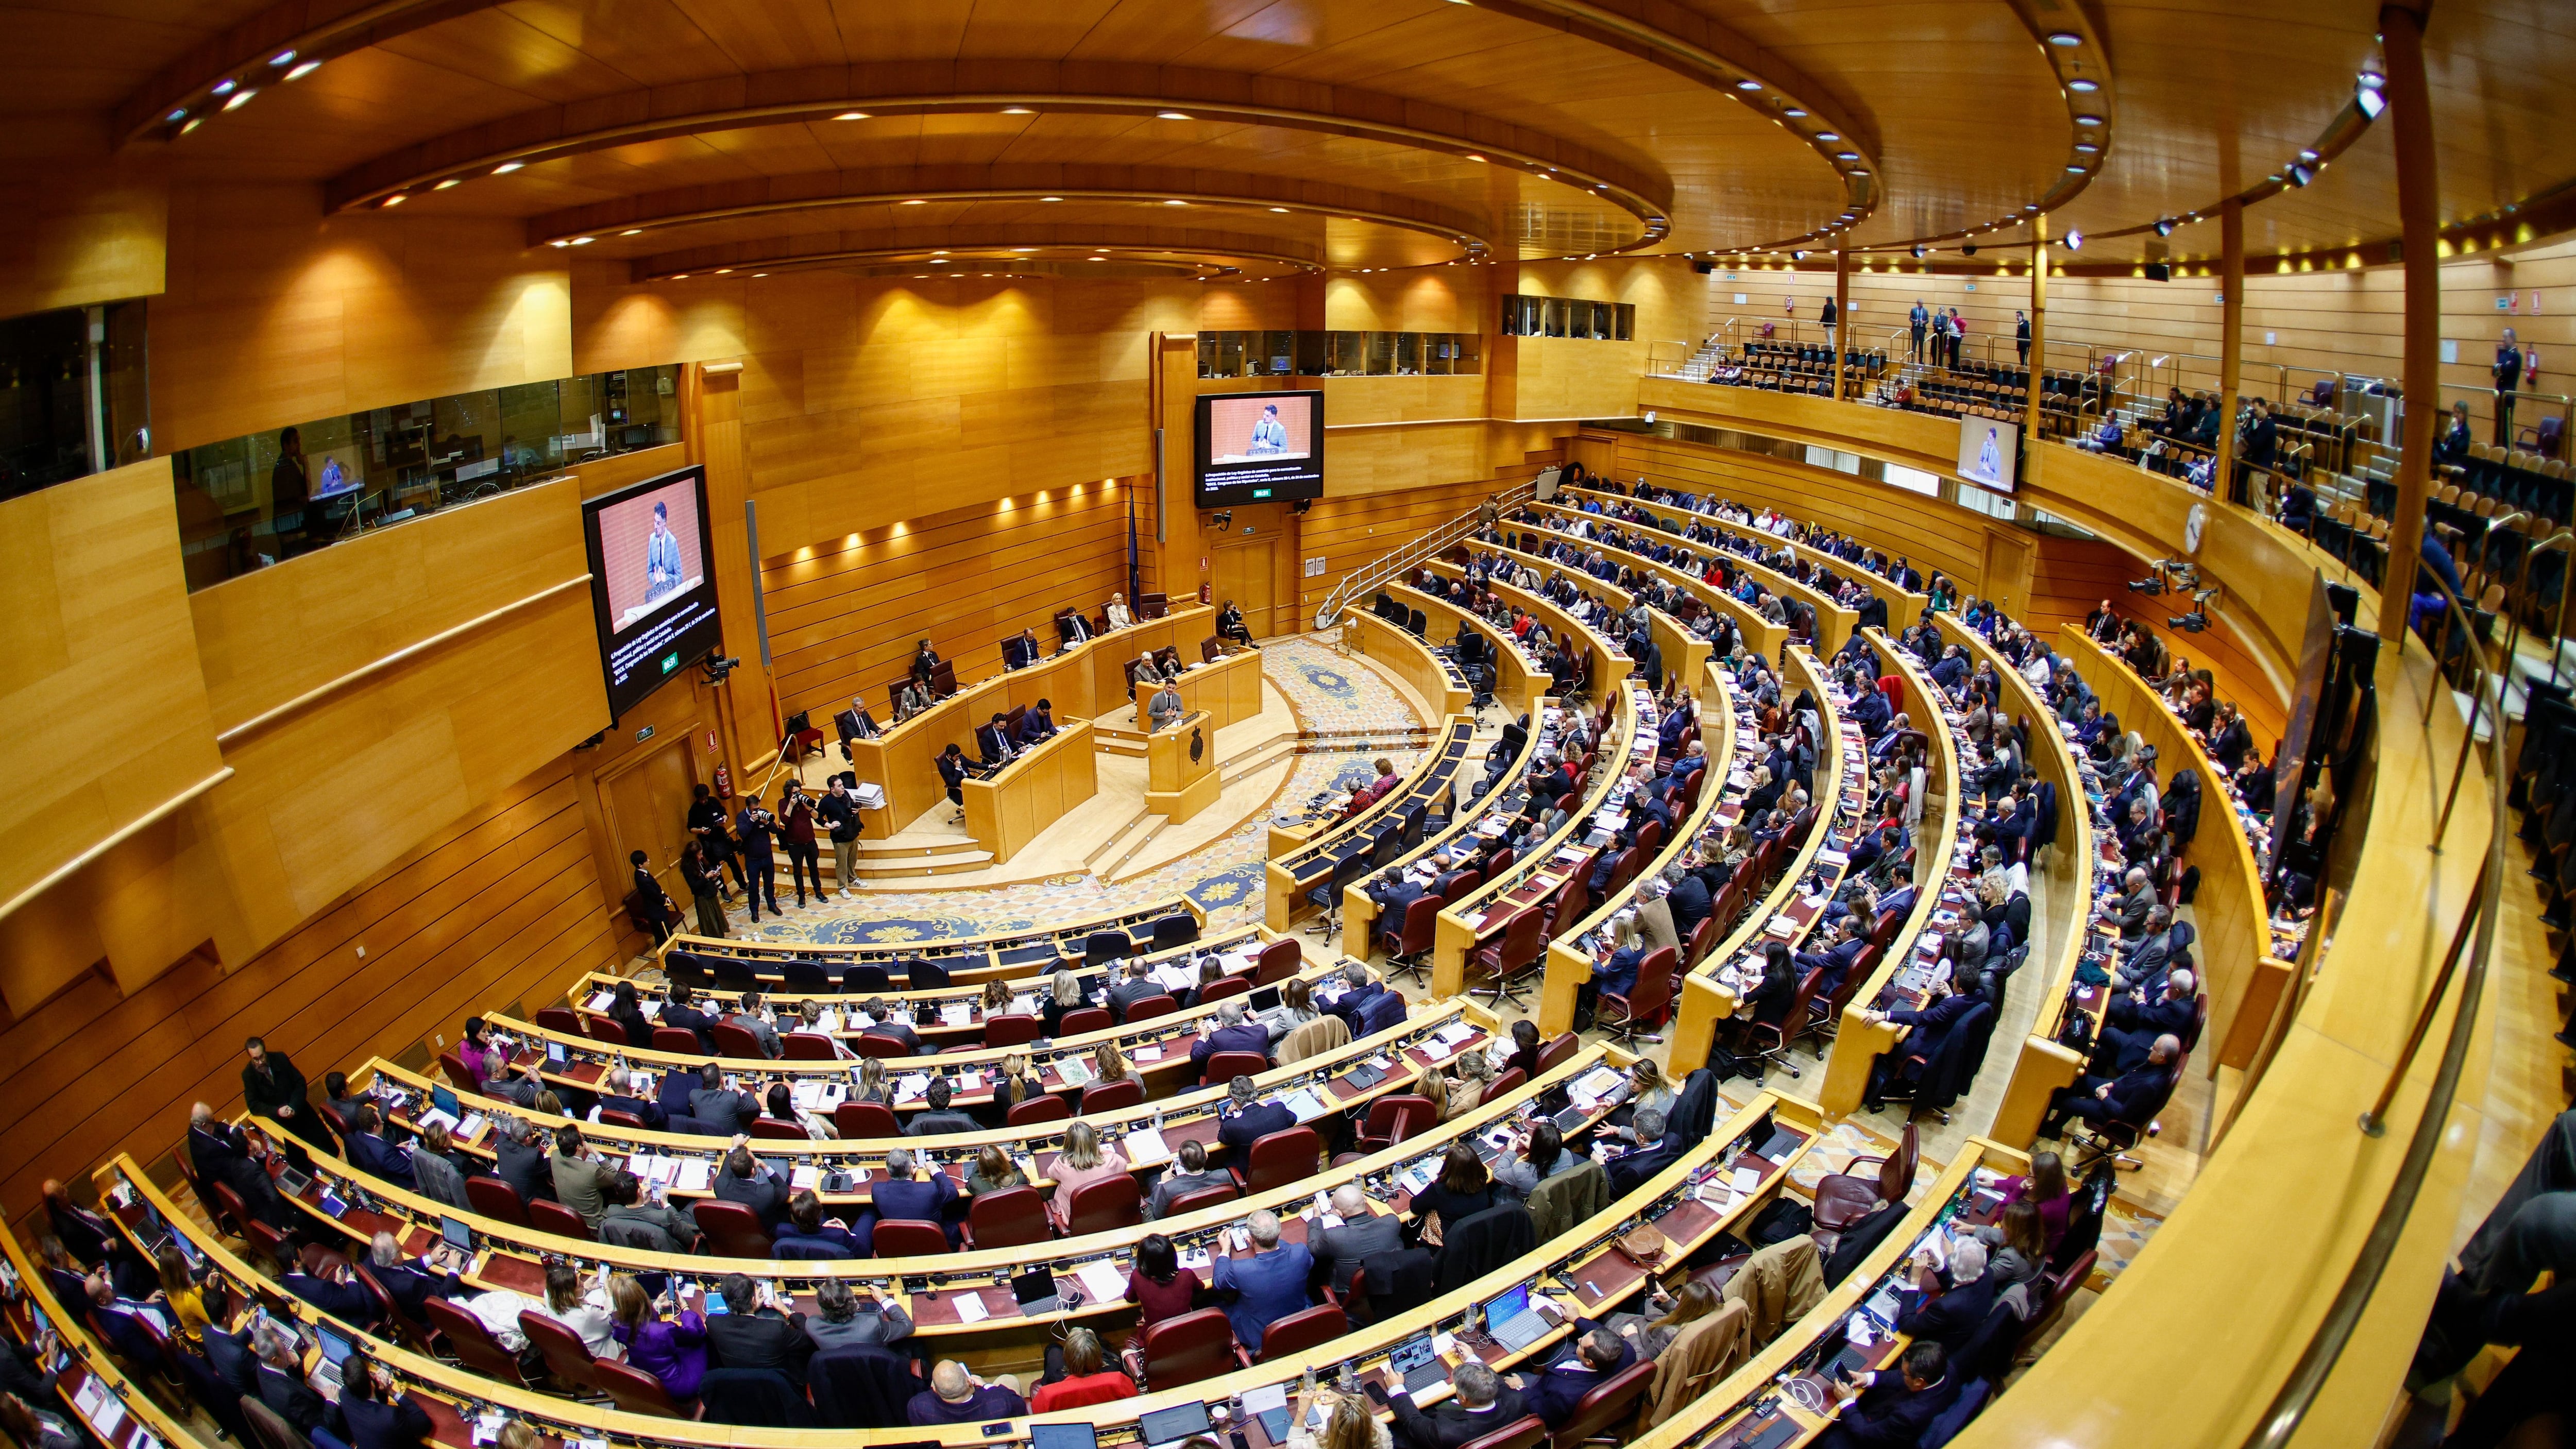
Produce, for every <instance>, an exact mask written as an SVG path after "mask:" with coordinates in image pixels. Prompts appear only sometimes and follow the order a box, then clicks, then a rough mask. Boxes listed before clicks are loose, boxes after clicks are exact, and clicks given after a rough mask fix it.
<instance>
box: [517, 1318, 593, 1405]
mask: <svg viewBox="0 0 2576 1449" xmlns="http://www.w3.org/2000/svg"><path fill="white" fill-rule="evenodd" d="M519 1331H520V1332H521V1333H524V1334H526V1335H527V1336H528V1342H530V1343H532V1344H534V1345H536V1349H537V1352H538V1353H540V1354H543V1355H544V1356H545V1360H546V1372H547V1373H550V1374H552V1375H554V1378H555V1382H556V1383H558V1384H561V1385H562V1386H563V1387H565V1388H567V1389H570V1390H572V1391H573V1392H574V1393H577V1394H578V1393H583V1392H588V1393H594V1394H604V1393H606V1392H608V1390H607V1389H606V1387H604V1386H603V1385H602V1384H601V1383H600V1381H599V1372H598V1368H597V1365H598V1360H597V1358H595V1357H594V1356H593V1355H592V1354H591V1351H590V1346H589V1345H588V1344H585V1343H583V1342H582V1341H581V1335H580V1334H578V1333H575V1332H573V1331H572V1330H571V1329H569V1328H566V1327H565V1326H564V1325H563V1323H562V1322H561V1321H560V1320H558V1319H554V1318H549V1317H547V1316H546V1315H545V1314H542V1313H536V1312H532V1311H528V1310H524V1309H523V1310H521V1312H520V1314H519Z"/></svg>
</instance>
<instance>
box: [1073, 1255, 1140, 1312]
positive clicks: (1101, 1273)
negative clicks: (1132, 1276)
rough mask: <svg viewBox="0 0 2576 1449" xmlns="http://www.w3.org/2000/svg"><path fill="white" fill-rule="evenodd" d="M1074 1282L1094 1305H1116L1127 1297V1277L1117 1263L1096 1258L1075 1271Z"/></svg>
mask: <svg viewBox="0 0 2576 1449" xmlns="http://www.w3.org/2000/svg"><path fill="white" fill-rule="evenodd" d="M1073 1276H1074V1281H1076V1282H1078V1283H1080V1284H1081V1285H1082V1291H1083V1292H1084V1293H1085V1294H1087V1295H1089V1297H1090V1299H1091V1301H1092V1302H1094V1303H1116V1302H1119V1301H1121V1300H1123V1299H1124V1298H1126V1296H1127V1275H1126V1273H1124V1272H1122V1271H1121V1270H1120V1269H1119V1267H1118V1265H1117V1264H1116V1263H1115V1262H1112V1261H1111V1260H1109V1259H1107V1258H1094V1259H1092V1260H1091V1261H1090V1262H1088V1263H1085V1264H1083V1265H1082V1266H1081V1267H1079V1268H1076V1269H1074V1270H1073Z"/></svg>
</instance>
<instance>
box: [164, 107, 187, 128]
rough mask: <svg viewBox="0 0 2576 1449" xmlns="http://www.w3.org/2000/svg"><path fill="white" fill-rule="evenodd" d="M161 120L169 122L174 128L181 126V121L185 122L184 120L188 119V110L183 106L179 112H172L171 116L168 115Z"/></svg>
mask: <svg viewBox="0 0 2576 1449" xmlns="http://www.w3.org/2000/svg"><path fill="white" fill-rule="evenodd" d="M161 119H162V120H165V121H167V122H169V123H170V124H171V125H174V126H175V125H177V124H179V123H180V122H181V121H184V120H186V119H188V108H187V107H186V106H181V107H180V108H179V109H177V110H175V111H172V112H171V113H170V114H168V115H166V116H163V117H162V118H161Z"/></svg>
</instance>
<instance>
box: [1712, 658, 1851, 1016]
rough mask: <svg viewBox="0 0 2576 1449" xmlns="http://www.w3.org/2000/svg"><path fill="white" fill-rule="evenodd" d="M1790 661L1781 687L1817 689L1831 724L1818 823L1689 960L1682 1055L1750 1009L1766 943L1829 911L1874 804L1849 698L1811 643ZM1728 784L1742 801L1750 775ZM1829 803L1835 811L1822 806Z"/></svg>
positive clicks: (1798, 939)
mask: <svg viewBox="0 0 2576 1449" xmlns="http://www.w3.org/2000/svg"><path fill="white" fill-rule="evenodd" d="M1785 664H1786V668H1785V670H1784V676H1785V681H1784V682H1785V685H1786V688H1785V689H1784V693H1785V694H1786V695H1787V697H1788V698H1789V699H1795V698H1797V691H1798V690H1801V689H1803V690H1806V691H1808V692H1809V693H1811V694H1812V695H1814V697H1815V699H1816V702H1817V705H1818V711H1819V714H1820V715H1821V716H1822V719H1821V721H1820V722H1822V723H1824V724H1825V726H1826V731H1827V733H1826V737H1825V738H1824V739H1821V740H1818V741H1816V759H1817V770H1816V775H1815V786H1814V791H1813V795H1814V799H1815V800H1816V801H1817V802H1819V808H1818V811H1817V821H1816V825H1815V827H1814V828H1812V829H1810V830H1809V831H1808V832H1807V838H1806V839H1804V840H1801V841H1799V842H1797V844H1796V848H1795V849H1794V850H1792V851H1791V852H1790V856H1789V860H1788V862H1787V864H1786V865H1784V866H1783V867H1782V868H1781V870H1780V876H1779V879H1778V880H1776V881H1774V882H1773V883H1772V886H1771V889H1770V891H1769V892H1768V893H1767V894H1765V895H1764V897H1763V898H1762V899H1761V900H1759V901H1754V902H1751V903H1750V905H1751V909H1750V910H1747V911H1746V912H1745V913H1744V917H1743V919H1742V920H1740V921H1738V922H1736V923H1735V926H1734V928H1733V929H1731V930H1729V931H1728V932H1727V934H1726V935H1725V937H1724V938H1722V939H1721V940H1719V941H1717V942H1716V943H1714V944H1713V945H1712V946H1711V947H1710V948H1709V951H1708V953H1707V954H1706V955H1704V956H1702V957H1701V958H1700V959H1698V960H1697V961H1692V960H1689V959H1687V958H1685V959H1684V961H1683V963H1682V964H1683V966H1684V967H1685V969H1686V971H1687V974H1686V975H1684V976H1683V977H1682V979H1681V982H1680V986H1679V995H1680V999H1681V1007H1680V1014H1679V1015H1678V1016H1677V1017H1676V1018H1675V1021H1674V1024H1673V1050H1674V1052H1676V1053H1687V1055H1683V1056H1680V1057H1679V1058H1678V1059H1679V1060H1683V1061H1704V1060H1706V1059H1707V1057H1708V1049H1709V1044H1710V1043H1711V1042H1712V1041H1714V1040H1715V1039H1716V1036H1717V1027H1718V1024H1719V1023H1720V1022H1723V1021H1727V1020H1730V1019H1732V1018H1733V1017H1734V1016H1735V1015H1736V1014H1737V1013H1739V1012H1741V1011H1743V1010H1744V1009H1745V1002H1746V1001H1747V999H1748V998H1750V997H1751V996H1752V994H1753V990H1754V988H1755V987H1756V986H1758V985H1759V984H1760V983H1761V980H1762V971H1763V965H1764V963H1763V959H1762V957H1763V953H1762V950H1761V947H1762V946H1763V944H1764V943H1765V942H1768V941H1773V940H1776V941H1778V942H1780V944H1782V945H1783V946H1786V947H1788V948H1789V949H1790V950H1791V951H1792V952H1795V951H1797V950H1799V949H1800V948H1801V947H1803V946H1804V945H1805V944H1806V941H1807V937H1808V935H1809V934H1810V933H1811V932H1813V931H1814V930H1815V927H1816V923H1817V922H1818V921H1819V920H1822V919H1823V918H1824V911H1825V906H1826V904H1827V903H1828V902H1830V901H1832V900H1833V898H1834V896H1835V894H1836V893H1837V892H1839V891H1840V890H1841V889H1842V883H1843V875H1844V871H1845V869H1846V867H1847V865H1848V864H1849V860H1850V857H1849V854H1848V852H1849V850H1850V847H1851V845H1852V843H1853V841H1854V839H1855V838H1856V837H1857V836H1858V835H1859V833H1860V828H1861V825H1862V820H1861V811H1862V809H1863V808H1864V807H1865V806H1866V805H1867V804H1868V803H1869V769H1868V761H1867V757H1866V756H1865V755H1863V753H1862V751H1861V745H1860V731H1859V730H1858V729H1857V728H1855V727H1854V726H1853V725H1852V724H1851V723H1850V721H1849V719H1848V718H1847V712H1848V707H1849V701H1848V700H1847V699H1846V700H1841V701H1837V700H1836V699H1835V698H1834V694H1833V691H1831V690H1830V689H1828V688H1826V686H1825V675H1824V671H1823V670H1821V669H1819V668H1818V667H1817V666H1816V659H1815V656H1814V655H1812V654H1810V653H1808V652H1807V646H1805V645H1803V644H1792V645H1789V646H1788V649H1787V658H1786V661H1785ZM1760 747H1761V745H1760V741H1758V740H1757V741H1755V742H1754V744H1753V748H1754V749H1755V750H1759V749H1760ZM1727 789H1728V791H1729V793H1730V794H1731V795H1733V796H1734V797H1735V798H1736V799H1739V800H1740V799H1742V798H1743V797H1744V796H1745V795H1747V794H1748V793H1750V781H1749V780H1748V781H1747V782H1746V783H1745V784H1742V785H1739V784H1737V783H1736V782H1735V781H1734V780H1732V779H1730V780H1729V781H1728V782H1727ZM1827 805H1830V807H1831V809H1830V810H1827V809H1825V808H1824V806H1827Z"/></svg>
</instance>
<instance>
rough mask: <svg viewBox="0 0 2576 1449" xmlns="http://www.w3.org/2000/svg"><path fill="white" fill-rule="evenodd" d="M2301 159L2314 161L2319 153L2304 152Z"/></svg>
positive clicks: (2300, 156) (2300, 155)
mask: <svg viewBox="0 0 2576 1449" xmlns="http://www.w3.org/2000/svg"><path fill="white" fill-rule="evenodd" d="M2299 159H2300V160H2302V161H2314V160H2315V159H2317V153H2316V152H2314V151H2302V152H2300V153H2299Z"/></svg>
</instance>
